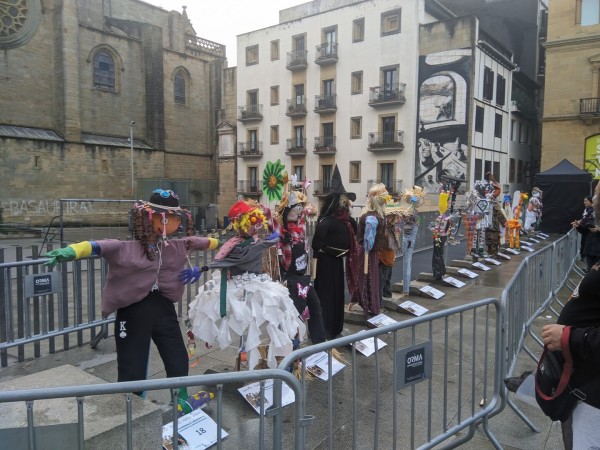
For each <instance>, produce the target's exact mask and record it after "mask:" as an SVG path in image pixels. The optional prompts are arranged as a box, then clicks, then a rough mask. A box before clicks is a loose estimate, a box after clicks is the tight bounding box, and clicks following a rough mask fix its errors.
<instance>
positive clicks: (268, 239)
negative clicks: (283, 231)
mask: <svg viewBox="0 0 600 450" xmlns="http://www.w3.org/2000/svg"><path fill="white" fill-rule="evenodd" d="M278 237H279V233H278V232H277V231H273V232H272V233H271V234H270V235H268V236H267V237H266V240H267V241H272V240H274V239H277V238H278Z"/></svg>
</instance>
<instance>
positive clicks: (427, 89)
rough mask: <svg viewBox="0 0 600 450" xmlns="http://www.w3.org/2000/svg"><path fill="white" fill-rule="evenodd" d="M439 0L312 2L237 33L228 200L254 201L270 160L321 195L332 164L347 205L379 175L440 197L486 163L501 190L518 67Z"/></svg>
mask: <svg viewBox="0 0 600 450" xmlns="http://www.w3.org/2000/svg"><path fill="white" fill-rule="evenodd" d="M535 2H536V4H537V0H535ZM443 3H444V4H442V2H440V1H436V0H417V1H413V0H410V1H400V2H398V1H391V0H390V1H385V0H384V1H373V0H365V1H351V0H337V1H313V2H310V3H305V4H302V5H299V6H296V7H293V8H289V9H286V10H282V11H280V21H279V24H277V25H274V26H272V27H268V28H264V29H261V30H256V31H253V32H250V33H246V34H243V35H240V36H238V83H237V87H238V88H237V99H238V148H237V151H238V189H237V192H238V195H240V196H251V197H252V196H254V197H257V198H260V197H261V195H262V174H263V170H264V167H265V165H266V163H267V162H268V161H276V160H280V161H281V162H282V164H283V165H284V166H285V168H286V170H287V171H288V173H289V174H295V175H297V176H298V178H299V179H304V178H305V177H306V178H307V179H309V180H312V181H313V188H312V192H310V191H309V193H310V194H312V195H313V200H316V203H317V204H318V200H319V198H320V197H323V196H324V195H326V194H327V192H328V187H329V185H328V183H329V180H330V176H331V173H332V171H333V168H334V166H335V165H336V164H337V165H338V167H339V169H340V172H341V175H342V179H343V182H344V185H345V187H346V189H347V190H350V191H353V192H356V194H357V201H356V203H357V204H363V203H364V199H365V196H366V194H367V191H368V189H369V187H370V186H371V185H372V184H373V183H377V182H382V183H384V184H385V185H386V186H387V187H388V190H389V191H390V192H391V193H392V194H399V193H402V192H403V189H404V188H406V187H408V186H412V185H414V184H418V185H421V186H423V187H426V188H427V189H428V190H429V191H430V192H436V193H437V192H438V190H439V187H440V182H441V181H443V180H444V179H459V180H462V181H464V183H463V185H462V189H464V190H468V189H471V186H472V183H473V181H474V180H479V179H482V178H483V176H484V174H485V173H486V172H492V173H494V175H495V176H496V178H497V179H498V180H499V181H500V182H501V183H502V184H503V185H504V187H505V190H506V191H509V189H510V183H512V182H509V177H510V176H511V175H510V164H511V162H510V161H511V158H510V157H509V152H510V148H511V130H512V126H513V125H512V122H511V114H513V113H514V112H515V108H514V107H513V103H512V100H511V98H512V97H511V95H512V87H513V75H514V72H515V71H517V70H518V65H517V64H516V63H515V62H514V57H513V53H512V51H509V50H507V49H506V47H505V46H504V45H503V43H501V42H499V41H498V40H497V39H496V38H495V37H493V36H492V35H491V34H489V33H488V32H487V31H486V30H484V29H483V28H482V26H481V21H480V20H479V19H478V17H476V16H473V15H462V16H460V15H459V14H457V13H454V12H453V11H452V10H451V8H450V7H451V6H452V5H450V4H451V3H452V2H451V1H447V2H443ZM467 3H468V2H467ZM461 5H462V6H463V7H465V1H463V2H461ZM459 13H460V10H459ZM534 25H535V19H534ZM535 45H537V34H536V35H535ZM514 120H515V121H517V120H518V119H514ZM519 120H520V119H519ZM522 120H523V121H526V120H525V118H522ZM527 120H529V119H527ZM530 159H531V157H530V155H527V157H523V158H522V160H523V163H522V164H521V165H522V170H523V173H525V161H527V162H528V163H529V161H530ZM514 164H516V166H517V167H518V166H519V163H514ZM515 170H516V169H515ZM515 183H516V181H515ZM263 201H265V199H263Z"/></svg>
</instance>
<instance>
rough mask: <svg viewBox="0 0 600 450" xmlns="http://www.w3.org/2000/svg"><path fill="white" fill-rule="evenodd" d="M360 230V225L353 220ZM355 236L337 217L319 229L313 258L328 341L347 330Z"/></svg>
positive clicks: (314, 238)
mask: <svg viewBox="0 0 600 450" xmlns="http://www.w3.org/2000/svg"><path fill="white" fill-rule="evenodd" d="M350 221H351V223H352V227H353V228H354V229H355V230H356V221H354V219H352V218H351V219H350ZM351 239H354V236H351V234H350V232H349V230H348V227H347V226H346V224H345V223H344V222H342V221H341V220H338V219H337V218H335V217H332V216H329V217H325V218H323V219H322V220H321V221H320V222H319V223H318V224H317V226H316V227H315V234H314V236H313V239H312V249H313V255H314V257H315V258H317V274H316V279H315V289H316V291H317V295H318V296H319V300H320V301H321V308H322V310H323V325H324V327H325V335H326V336H327V338H328V339H333V338H335V337H336V336H338V335H339V334H340V333H341V332H342V330H343V329H344V304H345V285H344V257H345V256H346V255H347V253H348V251H349V250H350V240H351Z"/></svg>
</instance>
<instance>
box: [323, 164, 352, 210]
mask: <svg viewBox="0 0 600 450" xmlns="http://www.w3.org/2000/svg"><path fill="white" fill-rule="evenodd" d="M338 194H344V195H345V196H346V197H348V198H349V199H350V201H355V200H356V194H355V193H354V192H346V189H344V185H343V184H342V177H341V175H340V170H339V169H338V166H337V164H336V165H335V168H334V169H333V176H332V177H331V185H330V187H329V192H328V193H327V197H329V196H333V195H338Z"/></svg>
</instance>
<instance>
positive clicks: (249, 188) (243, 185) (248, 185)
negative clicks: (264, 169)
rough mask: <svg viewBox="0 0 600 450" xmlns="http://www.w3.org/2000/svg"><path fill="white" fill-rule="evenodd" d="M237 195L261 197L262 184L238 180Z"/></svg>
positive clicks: (254, 181) (255, 181) (256, 181)
mask: <svg viewBox="0 0 600 450" xmlns="http://www.w3.org/2000/svg"><path fill="white" fill-rule="evenodd" d="M237 193H238V194H241V195H248V196H260V195H262V191H261V190H260V182H259V181H258V180H238V182H237Z"/></svg>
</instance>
